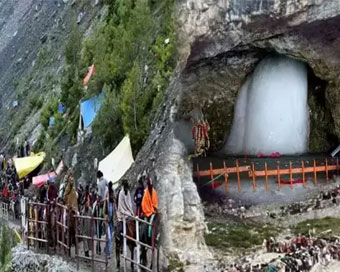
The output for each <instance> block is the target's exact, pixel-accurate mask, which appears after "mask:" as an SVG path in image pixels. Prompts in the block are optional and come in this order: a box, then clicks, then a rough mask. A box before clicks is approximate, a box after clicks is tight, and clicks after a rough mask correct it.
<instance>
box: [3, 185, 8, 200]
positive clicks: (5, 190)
mask: <svg viewBox="0 0 340 272" xmlns="http://www.w3.org/2000/svg"><path fill="white" fill-rule="evenodd" d="M2 196H3V197H7V196H8V190H7V186H6V184H5V186H4V188H3V190H2Z"/></svg>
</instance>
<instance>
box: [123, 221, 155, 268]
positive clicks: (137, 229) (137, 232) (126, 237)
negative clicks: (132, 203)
mask: <svg viewBox="0 0 340 272" xmlns="http://www.w3.org/2000/svg"><path fill="white" fill-rule="evenodd" d="M127 219H128V220H132V221H134V222H135V237H131V236H129V235H128V234H127V221H128V220H127ZM140 224H146V225H147V226H151V228H152V232H154V231H155V228H154V225H153V224H152V223H150V222H148V221H145V220H143V219H140V218H138V217H134V216H131V215H128V214H125V216H124V217H123V233H122V237H123V253H122V254H121V257H122V258H123V260H124V272H126V271H127V262H130V263H132V264H134V265H136V266H137V271H138V272H139V271H141V269H142V270H143V271H149V272H152V269H151V268H148V267H146V266H145V265H143V264H141V260H140V256H141V246H143V247H145V248H147V249H151V250H152V259H151V263H152V267H153V266H154V249H155V247H154V246H150V245H147V244H145V243H143V242H141V241H140ZM152 237H154V235H152ZM128 241H130V242H133V243H135V244H136V260H133V259H132V258H130V257H129V256H128V251H127V246H128V245H127V244H128ZM154 244H155V242H154V241H152V245H154ZM157 254H158V252H157ZM157 269H158V264H157Z"/></svg>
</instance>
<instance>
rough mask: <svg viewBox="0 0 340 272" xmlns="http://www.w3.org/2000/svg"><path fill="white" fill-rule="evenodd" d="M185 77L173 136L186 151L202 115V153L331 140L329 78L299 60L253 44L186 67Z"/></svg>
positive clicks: (313, 145)
mask: <svg viewBox="0 0 340 272" xmlns="http://www.w3.org/2000/svg"><path fill="white" fill-rule="evenodd" d="M185 75H186V76H185V77H184V79H183V84H184V85H185V87H186V89H185V90H184V94H183V97H182V100H181V104H180V111H179V114H178V115H177V121H176V126H175V134H176V136H177V138H178V139H180V140H181V141H182V142H183V143H184V145H185V146H186V147H187V151H188V153H193V152H194V143H193V139H192V128H193V126H194V124H195V122H197V121H198V120H202V119H206V120H207V121H208V122H209V124H210V131H209V137H210V144H211V147H210V149H209V154H208V155H209V156H223V157H225V156H244V155H250V156H256V155H257V154H258V153H263V154H266V155H269V154H271V153H273V152H279V153H280V154H282V155H301V154H306V153H326V152H329V151H331V150H332V149H333V148H335V147H336V146H337V144H338V140H337V137H336V134H335V131H334V121H333V118H332V114H331V109H330V106H329V101H328V100H327V88H328V82H327V81H325V80H323V79H321V78H319V77H318V76H316V75H315V73H314V71H313V69H312V68H311V67H310V66H309V64H308V63H307V62H305V61H304V60H299V59H297V58H292V57H291V56H285V55H281V54H278V53H277V52H274V51H273V50H270V49H258V48H257V49H252V50H246V51H235V52H228V54H221V55H219V56H217V57H215V58H212V59H209V60H204V61H203V62H201V63H196V64H193V65H191V66H189V67H188V68H187V69H186V74H185Z"/></svg>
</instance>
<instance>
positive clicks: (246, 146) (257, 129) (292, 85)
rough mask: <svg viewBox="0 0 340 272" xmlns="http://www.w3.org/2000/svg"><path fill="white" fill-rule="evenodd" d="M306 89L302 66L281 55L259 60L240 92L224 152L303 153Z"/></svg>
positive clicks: (306, 111)
mask: <svg viewBox="0 0 340 272" xmlns="http://www.w3.org/2000/svg"><path fill="white" fill-rule="evenodd" d="M307 89H308V88H307V67H306V65H305V64H304V63H302V62H299V61H296V60H293V59H290V58H287V57H283V56H274V57H267V58H265V59H264V60H262V61H261V62H260V63H259V64H258V66H257V67H256V69H255V71H254V72H253V74H251V75H250V76H249V77H248V79H247V80H246V82H245V83H244V84H243V86H242V87H241V89H240V91H239V94H238V98H237V102H236V105H235V113H234V120H233V125H232V129H231V133H230V136H229V138H228V141H227V143H226V146H225V152H226V153H228V154H244V153H247V154H250V155H256V154H258V153H264V154H271V153H273V152H280V153H281V154H300V153H304V152H306V151H307V146H308V135H309V116H308V106H307Z"/></svg>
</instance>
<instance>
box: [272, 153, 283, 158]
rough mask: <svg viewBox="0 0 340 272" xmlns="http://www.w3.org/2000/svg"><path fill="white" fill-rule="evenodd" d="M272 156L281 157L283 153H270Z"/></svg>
mask: <svg viewBox="0 0 340 272" xmlns="http://www.w3.org/2000/svg"><path fill="white" fill-rule="evenodd" d="M270 157H271V158H280V157H281V154H280V152H273V153H272V154H270Z"/></svg>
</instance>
